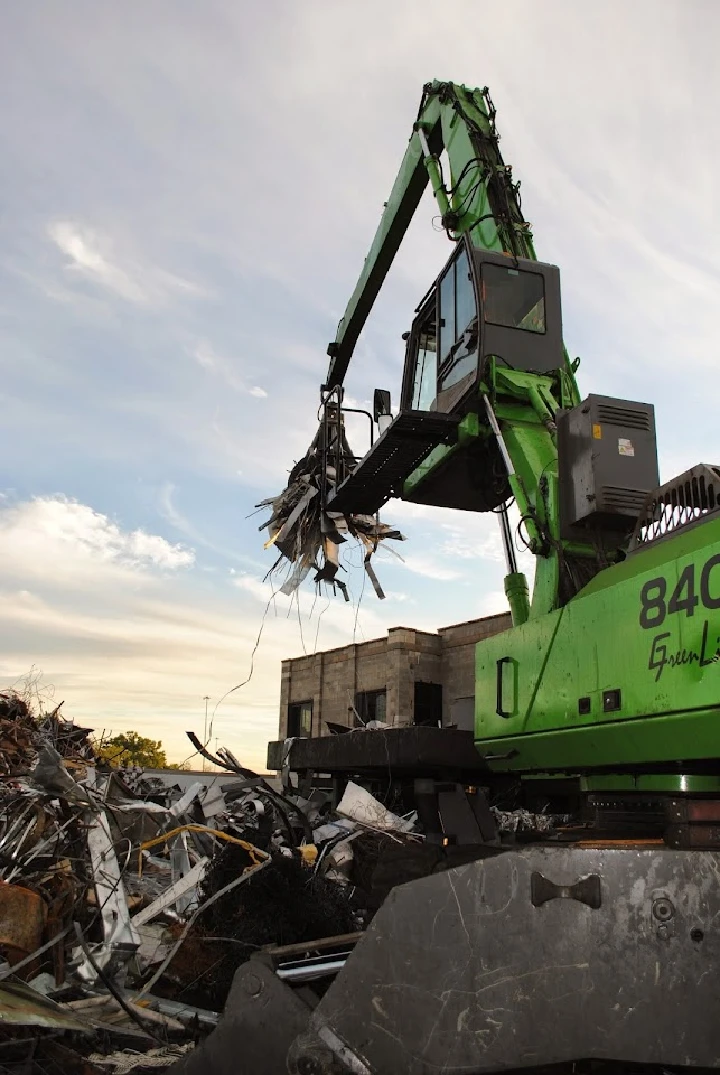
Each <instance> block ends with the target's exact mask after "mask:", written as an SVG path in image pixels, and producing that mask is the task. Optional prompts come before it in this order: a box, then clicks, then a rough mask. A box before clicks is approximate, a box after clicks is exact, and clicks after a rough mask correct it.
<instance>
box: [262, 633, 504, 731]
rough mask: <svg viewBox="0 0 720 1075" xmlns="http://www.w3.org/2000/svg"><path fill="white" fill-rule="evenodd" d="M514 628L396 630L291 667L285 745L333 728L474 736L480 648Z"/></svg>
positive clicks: (283, 705) (286, 666)
mask: <svg viewBox="0 0 720 1075" xmlns="http://www.w3.org/2000/svg"><path fill="white" fill-rule="evenodd" d="M510 626H511V619H510V613H509V612H507V613H502V614H501V615H498V616H486V617H485V618H484V619H479V620H468V621H467V622H466V623H457V624H453V625H452V626H451V627H442V628H440V630H439V631H438V632H437V633H435V634H432V633H430V632H427V631H416V630H414V629H413V628H408V627H392V628H390V630H389V631H388V633H387V637H385V638H376V639H373V640H372V641H370V642H362V643H359V644H357V645H352V646H342V647H341V648H339V649H331V650H325V651H324V652H322V653H314V654H311V655H309V656H307V657H296V658H295V659H294V660H288V661H283V663H282V685H281V691H280V736H279V737H280V739H285V738H287V737H288V736H298V735H305V736H318V735H327V734H328V731H329V729H328V726H327V722H328V721H329V722H330V723H331V724H339V725H343V726H344V727H356V726H358V725H359V724H362V723H365V722H366V721H368V720H383V721H385V722H386V723H387V724H390V725H391V726H395V727H399V726H403V725H410V724H432V725H436V726H437V725H438V724H439V723H441V722H442V724H443V726H446V725H450V724H455V725H457V726H458V727H460V728H467V729H470V728H472V726H473V711H474V700H475V645H476V643H477V642H479V641H481V640H482V639H483V638H488V637H489V636H490V635H495V634H498V633H499V632H500V631H505V630H507V628H508V627H510Z"/></svg>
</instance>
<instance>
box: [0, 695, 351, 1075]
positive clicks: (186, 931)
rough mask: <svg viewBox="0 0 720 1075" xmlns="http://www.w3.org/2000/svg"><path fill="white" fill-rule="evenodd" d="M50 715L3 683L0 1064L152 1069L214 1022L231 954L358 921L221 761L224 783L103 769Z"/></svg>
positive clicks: (300, 828)
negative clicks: (180, 782) (36, 711)
mask: <svg viewBox="0 0 720 1075" xmlns="http://www.w3.org/2000/svg"><path fill="white" fill-rule="evenodd" d="M59 710H60V707H58V708H57V709H56V710H55V711H54V712H53V713H51V714H49V715H44V716H42V717H39V718H36V717H34V716H33V714H32V713H31V712H30V710H29V708H28V706H27V705H26V703H25V702H24V701H23V700H22V699H21V698H19V697H18V696H16V695H15V694H13V693H11V692H8V693H4V694H0V1073H3V1075H4V1073H5V1072H20V1071H22V1072H23V1073H25V1075H32V1073H34V1072H38V1073H40V1072H42V1073H43V1075H48V1073H55V1072H57V1073H58V1075H59V1073H61V1072H62V1073H70V1072H78V1073H80V1072H82V1073H83V1075H92V1073H96V1072H101V1071H102V1072H107V1073H112V1072H118V1073H119V1072H126V1071H130V1070H132V1071H134V1072H136V1073H141V1072H143V1071H145V1070H148V1071H149V1070H156V1069H157V1068H158V1067H163V1066H165V1067H167V1066H169V1065H171V1064H173V1063H174V1062H175V1060H177V1058H178V1057H179V1056H180V1055H182V1053H183V1052H185V1051H187V1050H188V1049H192V1047H193V1046H194V1044H195V1043H196V1042H197V1040H198V1039H199V1038H201V1037H202V1036H203V1035H205V1034H207V1033H208V1032H209V1031H210V1030H212V1028H213V1027H214V1026H215V1024H216V1023H217V1020H218V1013H219V1012H220V1011H221V1010H222V1007H223V1004H224V1000H225V996H226V995H227V991H228V989H229V986H230V982H231V979H232V974H233V972H234V969H235V967H236V966H237V964H238V962H241V961H242V958H243V953H244V952H249V951H250V950H253V951H254V950H256V949H257V946H258V944H260V943H268V942H273V941H276V940H277V939H278V937H280V938H284V937H291V938H293V939H298V940H302V939H303V938H304V935H305V934H307V932H308V929H309V931H310V933H311V934H312V933H314V935H316V936H317V935H325V934H326V933H327V932H328V928H329V930H330V932H333V931H336V930H337V929H338V928H339V931H342V930H344V929H346V928H347V927H348V926H349V925H352V924H353V923H354V921H355V919H354V916H353V914H352V912H351V911H350V910H349V909H348V907H347V903H346V901H345V900H344V899H343V898H342V896H341V895H340V894H339V890H338V889H337V887H336V886H333V885H331V884H329V883H328V882H326V881H324V880H323V879H321V878H320V877H317V878H315V877H314V876H313V873H312V870H311V868H310V867H311V865H312V862H313V861H314V855H313V852H310V851H308V850H307V849H306V847H302V846H301V845H302V844H303V843H305V844H307V837H308V834H309V832H310V830H309V826H308V822H307V819H306V818H305V816H304V815H303V814H302V812H301V811H300V810H299V808H298V807H297V806H295V805H294V804H293V803H291V802H289V801H286V800H285V799H284V797H283V796H282V795H280V794H278V793H277V792H274V791H273V789H272V788H270V786H269V785H267V784H266V783H265V781H264V780H263V779H262V778H260V777H257V776H256V775H255V774H254V773H251V772H250V771H249V770H244V769H242V767H241V766H239V765H238V764H237V763H236V762H235V760H234V759H232V761H231V762H230V763H225V768H226V769H231V771H235V772H238V773H239V774H242V775H243V779H241V780H232V781H231V782H230V783H229V784H225V786H224V787H221V786H220V784H219V783H218V782H215V781H214V778H213V776H212V774H208V776H207V777H203V778H202V779H201V780H196V781H195V782H192V783H191V784H190V786H186V788H185V790H181V788H180V787H179V786H177V785H175V786H173V785H171V784H169V783H166V782H164V781H163V780H161V779H158V778H156V777H153V778H149V777H146V776H145V775H144V774H143V772H142V771H141V770H137V769H136V770H130V769H111V768H110V767H109V766H107V765H104V764H103V763H102V761H101V760H100V759H99V758H98V757H96V755H95V752H94V749H93V745H92V741H91V739H90V729H85V728H79V727H76V726H75V725H74V724H72V723H71V722H70V721H66V720H63V719H62V717H61V716H60V715H59ZM227 756H228V757H229V758H232V756H231V755H229V754H228V755H227ZM188 779H190V778H189V777H186V778H185V784H186V785H187V781H188ZM261 871H267V872H266V874H265V875H264V877H259V878H258V880H257V881H255V875H256V874H260V873H261ZM249 881H253V885H250V884H247V882H249ZM241 886H242V887H241ZM244 890H247V893H248V895H245V891H244ZM325 890H328V891H325ZM303 909H304V910H305V912H307V914H308V916H309V917H308V918H307V920H304V919H302V915H303ZM247 911H250V913H249V914H248V913H247ZM283 915H284V916H285V919H283ZM228 930H230V932H231V934H232V940H231V941H228V938H227V936H226V935H227V933H228ZM228 953H229V955H230V958H229V959H228V958H227V954H228Z"/></svg>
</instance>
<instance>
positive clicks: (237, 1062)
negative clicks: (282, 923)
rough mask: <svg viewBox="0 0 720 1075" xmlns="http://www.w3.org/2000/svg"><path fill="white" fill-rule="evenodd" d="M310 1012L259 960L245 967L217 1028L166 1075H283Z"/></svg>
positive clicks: (239, 972)
mask: <svg viewBox="0 0 720 1075" xmlns="http://www.w3.org/2000/svg"><path fill="white" fill-rule="evenodd" d="M309 1011H310V1009H309V1008H308V1007H307V1006H306V1005H305V1004H303V1002H302V1001H301V1000H300V999H299V998H298V997H297V995H296V994H295V993H293V991H292V990H291V989H290V988H289V987H288V986H286V985H285V984H284V983H283V982H281V981H280V980H279V978H277V976H276V975H275V973H274V972H273V971H272V969H271V968H270V967H269V966H267V965H266V964H265V963H264V962H263V961H262V960H261V959H257V960H256V959H250V960H248V962H247V963H244V964H243V965H242V966H241V967H240V968H239V970H238V971H237V972H236V974H235V977H234V978H233V984H232V988H231V990H230V994H229V996H228V999H227V1002H226V1004H225V1011H224V1012H223V1014H222V1017H221V1019H220V1022H219V1024H218V1026H217V1028H216V1029H215V1030H214V1031H213V1032H212V1034H210V1035H209V1036H208V1037H207V1038H206V1039H205V1041H204V1042H203V1043H202V1045H200V1046H198V1048H197V1049H195V1050H194V1051H193V1052H192V1053H189V1054H188V1056H187V1057H184V1058H183V1059H182V1060H179V1061H178V1062H177V1063H176V1064H173V1065H172V1066H171V1067H169V1068H166V1069H165V1070H166V1072H167V1073H168V1075H284V1073H285V1072H286V1071H287V1067H286V1057H287V1052H288V1048H289V1047H290V1045H291V1043H292V1041H293V1038H295V1036H296V1035H297V1034H299V1033H300V1031H301V1030H302V1029H303V1028H304V1027H306V1026H307V1021H308V1015H309Z"/></svg>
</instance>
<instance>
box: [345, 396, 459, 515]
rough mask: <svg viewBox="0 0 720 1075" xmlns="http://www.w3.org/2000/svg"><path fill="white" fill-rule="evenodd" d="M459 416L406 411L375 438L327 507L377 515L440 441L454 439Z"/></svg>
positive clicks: (356, 513) (346, 511)
mask: <svg viewBox="0 0 720 1075" xmlns="http://www.w3.org/2000/svg"><path fill="white" fill-rule="evenodd" d="M459 421H460V419H459V418H458V417H457V416H455V415H449V414H438V413H435V412H428V411H405V412H403V413H401V414H399V415H398V416H397V418H396V419H395V420H394V421H393V423H392V424H391V425H390V426H389V427H388V429H387V430H386V431H385V432H384V433H383V435H382V436H381V437H378V439H377V440H376V441H375V443H374V445H373V446H372V448H371V449H370V451H369V452H368V453H367V455H366V456H365V457H364V459H362V460H361V461H360V463H359V464H358V465H357V467H356V468H355V470H353V471H352V473H351V474H350V475H349V477H347V478H346V479H345V481H344V482H342V483H341V484H340V485H339V486H338V488H337V490H336V491H335V492H334V493H331V494H330V495H329V496H328V499H327V509H328V511H341V512H343V513H345V514H347V513H348V512H350V513H352V514H354V515H374V513H375V512H376V511H377V510H378V508H380V507H382V505H383V504H384V503H385V501H386V500H389V499H390V497H391V496H393V495H398V494H399V493H400V490H401V488H402V483H403V482H404V481H405V479H406V478H407V477H408V475H410V474H412V472H413V470H415V468H416V467H417V466H418V465H419V464H420V463H422V461H423V459H425V457H426V456H427V455H429V453H430V452H431V451H432V450H433V448H437V446H438V445H439V444H443V443H446V442H447V441H450V440H454V439H455V436H456V434H457V427H458V424H459Z"/></svg>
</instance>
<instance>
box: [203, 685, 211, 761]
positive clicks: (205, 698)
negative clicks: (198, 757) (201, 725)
mask: <svg viewBox="0 0 720 1075" xmlns="http://www.w3.org/2000/svg"><path fill="white" fill-rule="evenodd" d="M203 701H204V702H205V731H204V732H203V746H204V747H205V749H206V750H207V728H208V725H207V718H208V702H209V701H210V695H209V694H206V695H205V697H204V699H203ZM202 771H203V772H204V773H205V772H207V758H203V760H202Z"/></svg>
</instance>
